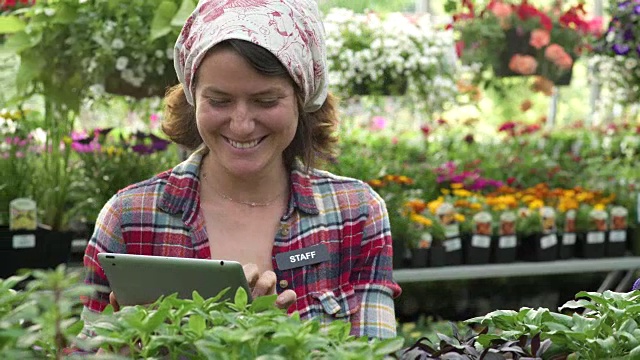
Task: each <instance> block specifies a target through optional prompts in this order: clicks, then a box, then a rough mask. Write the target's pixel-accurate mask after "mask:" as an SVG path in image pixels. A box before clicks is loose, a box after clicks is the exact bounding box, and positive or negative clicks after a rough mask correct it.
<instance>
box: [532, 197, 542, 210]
mask: <svg viewBox="0 0 640 360" xmlns="http://www.w3.org/2000/svg"><path fill="white" fill-rule="evenodd" d="M543 206H544V202H542V200H540V199H535V200H533V201H532V202H530V203H529V209H531V210H535V209H540V208H541V207H543Z"/></svg>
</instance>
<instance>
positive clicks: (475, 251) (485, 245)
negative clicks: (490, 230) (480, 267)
mask: <svg viewBox="0 0 640 360" xmlns="http://www.w3.org/2000/svg"><path fill="white" fill-rule="evenodd" d="M491 242H492V241H491V236H488V235H479V234H463V235H462V243H463V245H464V250H463V254H464V263H465V264H469V265H475V264H487V263H489V259H490V257H491V247H492V246H491Z"/></svg>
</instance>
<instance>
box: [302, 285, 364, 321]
mask: <svg viewBox="0 0 640 360" xmlns="http://www.w3.org/2000/svg"><path fill="white" fill-rule="evenodd" d="M307 296H308V299H307V300H308V303H309V313H308V316H309V317H318V316H320V317H323V318H348V317H350V316H351V315H353V314H355V313H356V312H358V311H359V310H360V301H359V300H358V297H357V296H356V294H355V291H354V290H353V286H351V284H343V285H340V286H338V287H337V288H334V289H326V290H319V291H312V292H310V293H309V294H308V295H307Z"/></svg>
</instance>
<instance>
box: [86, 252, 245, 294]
mask: <svg viewBox="0 0 640 360" xmlns="http://www.w3.org/2000/svg"><path fill="white" fill-rule="evenodd" d="M98 261H99V262H100V265H101V266H102V269H103V270H104V273H105V275H106V276H107V280H109V285H110V287H111V290H112V291H113V293H114V294H115V296H116V299H117V300H118V304H120V305H121V306H125V305H143V304H151V303H153V302H155V301H156V300H158V298H159V297H160V296H163V295H164V296H168V295H171V294H173V293H177V294H178V297H179V298H182V299H191V298H192V297H193V295H192V293H193V291H194V290H196V291H198V294H200V295H201V296H202V297H203V298H205V299H207V298H211V297H214V296H216V295H218V293H219V292H220V291H222V290H224V289H226V288H230V289H229V291H227V293H226V294H225V296H224V297H223V299H233V297H234V296H235V293H236V290H237V289H238V288H240V287H242V288H244V289H245V290H246V292H247V296H248V298H249V301H251V291H250V290H249V285H248V283H247V278H246V277H245V275H244V271H243V270H242V265H241V264H240V263H239V262H236V261H227V260H208V259H193V258H178V257H165V256H149V255H132V254H114V253H100V254H98Z"/></svg>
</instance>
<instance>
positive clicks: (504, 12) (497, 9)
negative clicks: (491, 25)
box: [491, 1, 513, 19]
mask: <svg viewBox="0 0 640 360" xmlns="http://www.w3.org/2000/svg"><path fill="white" fill-rule="evenodd" d="M491 12H492V13H493V15H495V16H496V17H497V18H499V19H506V18H508V17H509V16H511V14H512V13H513V10H511V6H510V5H508V4H505V3H503V2H501V1H496V2H494V3H493V5H492V6H491Z"/></svg>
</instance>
